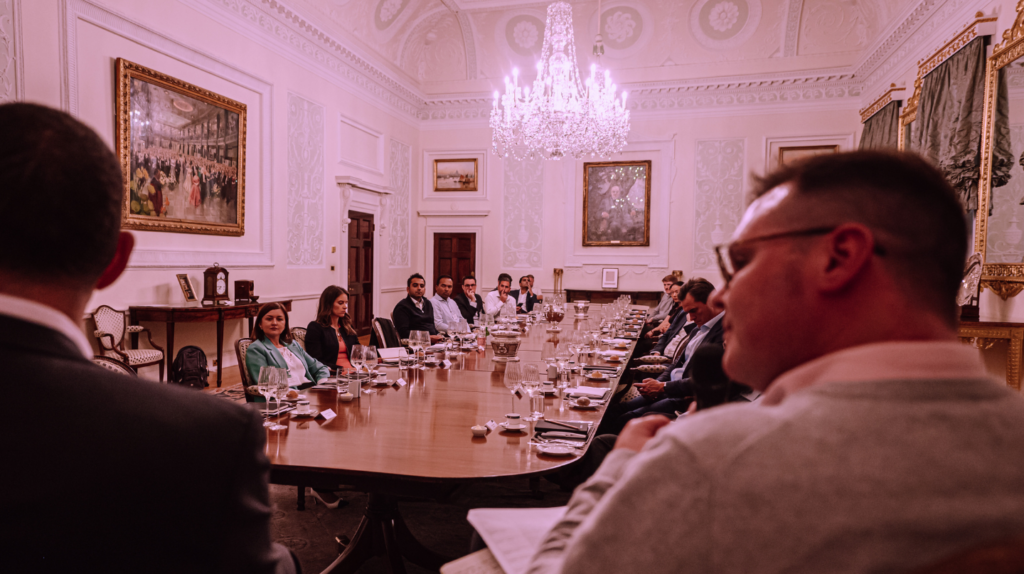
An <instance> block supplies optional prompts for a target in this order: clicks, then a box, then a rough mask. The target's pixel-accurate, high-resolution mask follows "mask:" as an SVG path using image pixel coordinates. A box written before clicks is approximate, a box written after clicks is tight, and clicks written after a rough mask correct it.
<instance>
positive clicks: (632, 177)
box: [583, 160, 651, 247]
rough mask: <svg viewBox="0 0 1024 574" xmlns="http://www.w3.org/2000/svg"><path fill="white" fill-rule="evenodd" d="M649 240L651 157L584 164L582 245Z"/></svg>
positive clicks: (633, 243)
mask: <svg viewBox="0 0 1024 574" xmlns="http://www.w3.org/2000/svg"><path fill="white" fill-rule="evenodd" d="M650 244H651V160H644V161H603V162H594V163H584V164H583V246H584V247H596V246H604V247H635V246H642V247H646V246H648V245H650Z"/></svg>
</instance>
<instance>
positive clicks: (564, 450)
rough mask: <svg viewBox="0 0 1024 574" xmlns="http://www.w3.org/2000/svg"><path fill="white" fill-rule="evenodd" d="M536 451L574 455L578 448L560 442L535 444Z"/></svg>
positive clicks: (549, 454)
mask: <svg viewBox="0 0 1024 574" xmlns="http://www.w3.org/2000/svg"><path fill="white" fill-rule="evenodd" d="M537 452H540V453H544V454H546V455H548V456H575V455H576V454H577V453H579V450H578V449H575V448H573V447H571V446H565V445H561V444H539V445H537Z"/></svg>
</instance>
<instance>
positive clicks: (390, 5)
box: [286, 0, 919, 94]
mask: <svg viewBox="0 0 1024 574" xmlns="http://www.w3.org/2000/svg"><path fill="white" fill-rule="evenodd" d="M286 1H287V2H288V3H289V4H290V5H291V6H292V7H293V8H294V9H295V10H296V11H297V12H299V13H302V14H303V15H304V17H306V18H307V19H309V20H310V21H311V22H313V23H315V24H316V25H317V26H318V27H321V29H323V30H325V31H330V32H331V33H332V34H337V35H338V36H339V39H344V40H348V41H350V42H351V41H355V43H357V44H358V45H361V46H362V47H363V48H364V49H366V50H368V51H370V52H372V53H375V54H376V55H377V56H378V57H379V58H380V59H381V60H382V61H383V62H385V63H386V64H387V65H389V66H390V67H391V68H392V69H393V70H394V71H397V72H399V73H400V74H402V75H404V76H405V77H406V78H407V79H408V80H410V81H411V82H412V83H414V84H415V85H417V86H418V87H419V88H420V89H421V90H422V91H423V92H424V93H427V94H445V93H470V92H480V91H486V92H489V91H490V90H492V89H494V88H495V87H497V86H498V85H500V79H501V78H503V77H504V76H506V75H508V74H509V73H510V71H511V69H512V68H513V67H518V68H520V69H521V70H524V75H525V76H527V77H529V72H530V71H532V70H533V69H534V62H535V61H536V57H537V55H538V54H539V52H540V48H541V45H542V43H543V27H544V20H545V10H546V7H547V4H548V3H547V2H535V1H529V0H443V1H442V0H286ZM918 1H919V0H606V1H603V3H602V11H603V17H602V24H603V34H604V39H605V46H606V52H605V56H604V58H603V62H602V63H603V64H604V65H605V66H606V67H608V68H610V69H612V70H613V74H614V77H615V79H616V80H617V81H618V82H621V83H627V82H628V83H642V82H655V81H666V80H681V79H693V78H714V77H722V76H743V75H757V74H764V73H777V72H797V71H803V70H817V69H823V68H833V67H842V66H850V65H853V64H855V63H856V62H857V60H858V59H859V58H861V57H862V56H863V55H864V52H865V51H866V50H867V49H868V48H869V47H870V46H871V45H873V44H874V43H875V42H876V41H877V40H878V38H879V37H880V36H881V35H882V34H883V33H885V32H886V30H887V28H889V27H890V25H891V24H892V23H893V22H896V21H899V20H902V16H903V15H904V14H905V13H907V12H908V11H909V10H910V9H911V8H912V6H913V5H916V4H917V3H918ZM571 4H572V6H573V15H574V30H575V35H576V45H577V52H578V53H579V55H580V58H581V64H582V65H584V66H585V65H586V64H587V62H588V61H590V59H591V56H590V52H591V46H592V45H593V39H594V35H595V34H596V32H597V21H598V19H597V7H598V5H597V1H596V0H593V1H573V2H571Z"/></svg>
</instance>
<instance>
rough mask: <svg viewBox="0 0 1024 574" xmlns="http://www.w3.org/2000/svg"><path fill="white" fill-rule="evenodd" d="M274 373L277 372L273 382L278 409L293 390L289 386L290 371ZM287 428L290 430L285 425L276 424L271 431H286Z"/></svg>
mask: <svg viewBox="0 0 1024 574" xmlns="http://www.w3.org/2000/svg"><path fill="white" fill-rule="evenodd" d="M274 371H275V373H274V377H273V379H272V380H273V387H274V392H275V394H276V395H277V405H278V407H280V406H281V403H282V401H284V399H285V397H287V396H288V391H289V390H291V389H290V387H289V386H288V371H287V370H286V369H274ZM286 428H288V427H286V426H285V425H282V424H279V423H274V424H273V425H272V426H271V427H270V430H272V431H279V430H284V429H286Z"/></svg>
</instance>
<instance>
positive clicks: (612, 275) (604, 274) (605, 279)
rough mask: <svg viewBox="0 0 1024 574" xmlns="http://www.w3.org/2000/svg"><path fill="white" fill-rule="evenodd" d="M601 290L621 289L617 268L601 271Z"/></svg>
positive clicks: (606, 268)
mask: <svg viewBox="0 0 1024 574" xmlns="http://www.w3.org/2000/svg"><path fill="white" fill-rule="evenodd" d="M601 288H602V289H618V288H619V269H618V268H617V267H605V268H604V269H602V270H601Z"/></svg>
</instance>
